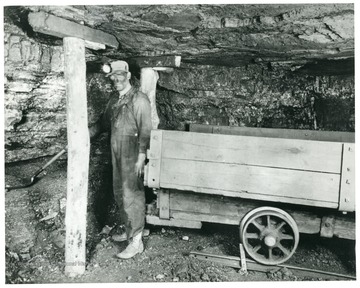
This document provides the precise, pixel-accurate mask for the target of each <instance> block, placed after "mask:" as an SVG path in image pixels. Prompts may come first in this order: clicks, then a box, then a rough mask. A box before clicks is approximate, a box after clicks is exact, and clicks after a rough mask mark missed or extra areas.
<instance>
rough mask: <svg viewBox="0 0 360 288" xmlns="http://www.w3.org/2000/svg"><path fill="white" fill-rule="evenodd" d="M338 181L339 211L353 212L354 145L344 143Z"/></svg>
mask: <svg viewBox="0 0 360 288" xmlns="http://www.w3.org/2000/svg"><path fill="white" fill-rule="evenodd" d="M342 160H343V161H342V167H341V180H340V198H339V210H340V211H347V212H349V211H350V212H352V211H355V202H356V201H355V144H350V143H345V144H344V147H343V156H342Z"/></svg>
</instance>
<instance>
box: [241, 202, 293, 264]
mask: <svg viewBox="0 0 360 288" xmlns="http://www.w3.org/2000/svg"><path fill="white" fill-rule="evenodd" d="M240 240H241V243H242V244H243V246H244V249H245V251H246V252H247V253H248V254H249V255H250V257H251V258H253V259H254V260H255V261H257V262H259V263H261V264H265V265H277V264H280V263H284V262H285V261H287V260H288V259H290V257H291V256H292V255H293V254H294V253H295V250H296V248H297V246H298V243H299V230H298V228H297V225H296V222H295V220H294V219H293V218H292V217H291V216H290V215H289V214H288V213H286V212H285V211H283V210H281V209H278V208H274V207H259V208H256V209H254V210H252V211H250V212H249V213H248V214H246V215H245V216H244V218H243V219H242V220H241V223H240Z"/></svg>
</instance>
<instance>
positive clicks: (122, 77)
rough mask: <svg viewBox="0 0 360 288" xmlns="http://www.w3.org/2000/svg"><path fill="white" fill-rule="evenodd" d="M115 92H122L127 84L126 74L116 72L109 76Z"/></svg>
mask: <svg viewBox="0 0 360 288" xmlns="http://www.w3.org/2000/svg"><path fill="white" fill-rule="evenodd" d="M110 79H111V80H112V81H113V83H114V86H115V88H116V90H117V91H122V90H124V89H125V88H126V87H127V85H128V84H129V78H128V73H127V72H122V71H118V72H115V73H114V74H112V75H111V76H110Z"/></svg>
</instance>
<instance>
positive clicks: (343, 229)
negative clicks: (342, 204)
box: [334, 217, 356, 240]
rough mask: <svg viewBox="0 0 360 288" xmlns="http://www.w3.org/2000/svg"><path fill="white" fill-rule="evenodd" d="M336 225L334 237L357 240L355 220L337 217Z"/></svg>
mask: <svg viewBox="0 0 360 288" xmlns="http://www.w3.org/2000/svg"><path fill="white" fill-rule="evenodd" d="M334 225H335V226H334V235H335V236H336V237H339V238H344V239H350V240H355V239H356V225H355V218H351V217H337V218H336V220H335V224H334Z"/></svg>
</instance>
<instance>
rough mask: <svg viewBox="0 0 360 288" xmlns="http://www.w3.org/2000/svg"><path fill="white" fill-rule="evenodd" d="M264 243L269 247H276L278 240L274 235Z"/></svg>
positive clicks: (268, 237)
mask: <svg viewBox="0 0 360 288" xmlns="http://www.w3.org/2000/svg"><path fill="white" fill-rule="evenodd" d="M264 243H265V244H266V246H268V247H274V246H275V244H276V238H275V237H274V236H272V235H268V236H266V237H265V238H264Z"/></svg>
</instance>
